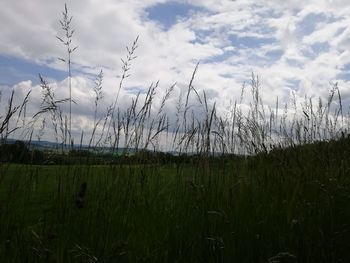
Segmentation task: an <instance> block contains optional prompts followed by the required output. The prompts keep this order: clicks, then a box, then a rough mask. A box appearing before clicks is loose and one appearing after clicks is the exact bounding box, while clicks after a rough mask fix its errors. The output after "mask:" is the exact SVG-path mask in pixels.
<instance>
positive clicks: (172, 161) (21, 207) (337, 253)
mask: <svg viewBox="0 0 350 263" xmlns="http://www.w3.org/2000/svg"><path fill="white" fill-rule="evenodd" d="M71 21H72V18H71V17H70V16H69V15H68V10H67V7H66V6H65V10H64V12H63V20H62V21H61V25H62V28H63V30H65V32H66V40H64V39H62V38H59V39H60V41H61V42H62V43H63V44H65V45H66V46H67V48H68V53H67V56H68V58H67V59H68V60H64V59H62V60H63V61H64V62H66V63H67V66H68V76H67V78H68V85H69V90H70V93H69V94H70V96H69V98H57V94H55V92H54V90H53V89H52V88H51V87H50V84H49V83H48V82H47V81H45V79H44V77H43V76H40V83H41V88H42V91H43V96H42V101H41V105H40V109H38V111H37V112H36V113H35V114H34V115H33V116H30V117H29V118H28V116H27V115H28V113H27V111H26V106H27V104H28V102H29V100H30V93H28V94H27V95H26V96H25V98H24V99H23V101H22V103H20V104H19V105H15V103H14V96H15V94H14V92H12V94H11V97H10V98H9V101H8V103H7V109H6V111H5V112H4V114H3V116H0V136H1V139H2V140H1V144H0V161H1V162H0V259H1V262H23V261H24V262H135V261H141V262H166V261H169V262H231V261H233V262H235V261H237V262H275V263H276V262H349V261H350V254H349V252H348V251H349V248H350V247H349V244H350V233H349V231H350V223H349V222H350V202H349V201H350V200H349V199H350V178H349V167H350V159H349V158H350V157H349V156H350V152H349V151H350V138H349V137H348V129H349V114H347V113H345V112H344V110H343V105H342V99H341V94H340V90H339V88H338V85H337V84H336V83H335V84H333V85H332V87H331V91H330V95H329V97H328V99H327V101H323V100H322V99H321V98H320V99H318V100H315V98H305V99H304V100H303V101H299V100H298V99H296V98H295V96H292V98H291V103H290V104H285V105H282V107H281V105H280V103H279V100H278V98H277V99H276V106H275V108H271V107H269V106H267V105H266V104H265V103H264V102H263V100H262V98H261V96H260V93H261V91H260V89H261V87H260V83H259V78H258V77H257V76H255V75H254V74H252V78H251V82H250V93H251V96H247V92H248V91H247V87H246V86H245V85H244V86H243V87H242V90H241V96H240V100H239V101H236V102H234V103H233V104H232V105H231V107H230V108H229V109H228V110H227V112H226V114H219V112H218V110H217V107H216V104H215V102H213V101H208V99H207V96H206V93H205V91H202V92H201V91H200V90H198V89H196V88H195V87H194V80H195V75H196V72H197V70H198V67H199V65H198V64H197V66H196V67H195V70H194V71H193V74H192V76H191V79H190V81H189V85H188V88H187V90H186V91H185V92H184V95H183V96H180V97H179V100H178V103H177V107H176V108H177V112H176V116H175V120H174V121H173V122H172V121H171V120H173V119H174V118H173V117H174V116H171V115H170V114H169V113H168V112H166V111H165V110H164V107H165V104H166V103H167V101H168V100H169V98H171V95H172V93H173V91H174V88H175V87H176V84H174V85H172V86H171V87H169V88H168V89H167V90H166V91H165V92H164V94H162V93H161V94H162V98H161V100H160V104H155V103H154V101H155V96H156V90H157V88H158V86H159V83H158V82H156V83H153V84H152V85H150V87H149V89H148V91H147V93H146V94H145V95H144V96H143V95H142V94H137V95H135V97H134V98H133V99H132V101H131V103H130V106H129V107H128V108H127V109H121V108H120V107H118V97H119V92H120V90H121V89H122V88H123V85H124V82H125V81H126V80H127V78H128V77H129V71H130V66H131V62H132V61H133V60H134V59H135V58H136V57H135V52H136V50H137V43H138V37H137V38H136V39H135V41H134V42H133V44H132V46H131V47H130V48H128V49H127V52H128V53H127V57H126V58H125V59H124V60H122V61H123V67H122V72H123V74H122V77H121V80H120V83H119V85H118V87H117V91H116V98H115V100H114V101H113V103H112V104H111V105H110V106H108V107H107V109H106V112H105V113H103V114H102V115H101V114H99V113H98V110H99V101H100V100H101V98H102V97H103V90H102V87H103V72H102V71H101V72H100V73H99V74H98V75H97V77H96V82H95V87H94V90H93V91H94V93H95V95H96V97H95V100H94V108H95V111H94V120H93V125H92V126H93V128H92V131H91V133H90V131H85V134H86V133H88V134H89V138H88V140H87V141H88V145H86V146H85V148H82V141H83V139H84V131H82V132H81V139H80V141H81V143H80V147H76V146H74V145H73V144H74V142H73V136H72V134H73V132H72V126H71V114H72V108H71V104H72V101H73V100H72V97H71V88H72V87H71V78H72V71H71V57H70V56H71V53H72V52H73V51H74V50H75V48H73V49H72V48H71V38H72V35H73V30H71V27H70V23H71ZM73 102H74V101H73ZM64 103H69V112H68V115H67V113H66V112H64V111H63V110H62V104H64ZM77 103H78V102H77ZM244 105H246V106H247V107H244ZM194 106H195V107H196V109H199V111H197V110H196V111H195V110H194ZM99 116H102V117H99ZM47 130H51V131H52V135H51V137H52V138H54V140H55V142H56V145H57V147H56V149H55V150H54V151H45V152H43V151H38V150H35V149H34V148H32V147H31V144H30V142H31V141H32V138H33V137H36V138H37V139H38V140H41V138H42V137H43V135H44V133H45V131H47ZM10 137H15V138H19V139H22V140H25V141H26V142H28V143H27V144H25V143H23V142H21V141H18V142H16V143H14V144H6V143H5V142H7V140H8V139H9V138H10ZM67 142H68V145H69V151H67V150H66V149H67V147H66V146H67ZM161 149H169V150H171V151H172V152H173V153H172V154H170V153H164V152H162V151H161ZM120 150H121V151H122V152H123V154H121V155H117V154H116V152H118V151H120ZM130 151H132V154H130ZM48 164H50V165H48Z"/></svg>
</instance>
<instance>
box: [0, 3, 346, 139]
mask: <svg viewBox="0 0 350 263" xmlns="http://www.w3.org/2000/svg"><path fill="white" fill-rule="evenodd" d="M174 3H175V2H169V1H165V0H147V1H141V0H139V1H112V0H105V1H103V3H102V2H101V1H97V0H89V1H83V2H82V1H76V0H71V1H68V8H69V12H70V14H71V15H73V20H72V24H73V27H74V28H75V29H76V31H75V33H74V36H73V45H76V46H78V50H77V51H76V52H75V53H73V55H72V61H73V76H74V79H73V98H75V99H76V100H77V103H78V105H79V106H74V107H73V111H74V114H75V115H76V116H77V118H75V122H74V127H75V128H76V132H77V133H78V130H79V129H80V128H81V127H85V128H86V127H91V121H92V117H93V92H92V79H93V78H94V75H96V74H97V73H98V72H99V70H100V69H101V68H102V69H103V70H104V72H105V78H104V92H105V98H104V100H103V103H101V105H103V106H104V107H103V108H104V109H105V108H106V107H107V106H108V105H110V104H111V103H112V102H113V101H114V98H115V96H116V94H117V90H118V85H119V80H120V74H121V66H122V62H121V61H120V58H125V55H126V49H125V46H127V45H130V44H131V43H132V41H133V40H134V39H135V38H136V36H137V35H139V36H140V40H139V43H138V49H137V50H136V55H137V59H135V60H133V61H132V64H131V69H130V71H129V73H130V74H131V76H130V77H129V78H127V79H126V81H125V83H124V88H123V89H122V90H121V93H120V99H119V102H120V105H119V106H120V107H126V106H127V105H128V104H129V103H130V102H131V100H132V98H135V96H136V95H135V93H136V92H138V91H140V92H141V93H142V95H141V96H145V94H144V93H145V92H146V91H147V88H148V87H149V86H150V85H151V83H152V82H153V83H155V82H156V81H158V80H159V81H160V86H159V89H158V93H157V98H156V101H155V103H156V104H157V103H158V105H159V104H160V103H161V97H162V95H163V94H164V92H165V90H166V89H167V88H168V87H169V86H170V85H172V84H173V83H175V82H176V83H177V85H176V88H175V91H174V94H175V98H174V99H171V100H170V102H171V105H170V103H169V104H167V105H166V108H167V110H168V111H169V112H171V113H172V114H173V113H174V112H175V111H176V101H177V99H178V96H180V94H184V93H185V92H186V89H187V85H188V82H189V80H190V78H191V74H192V71H193V69H194V67H195V65H196V63H197V62H198V61H200V66H199V70H198V72H197V76H196V79H195V82H194V85H195V87H196V89H197V90H198V92H199V93H200V94H203V92H204V91H205V92H206V94H207V96H208V100H209V101H210V103H214V101H217V102H218V107H219V110H220V111H221V112H224V111H225V109H226V108H227V107H229V106H230V103H232V101H235V100H238V99H239V96H240V90H241V85H242V83H243V82H244V81H249V78H250V75H251V72H252V71H254V72H255V73H256V74H258V75H259V76H260V81H261V85H262V91H263V93H262V96H263V98H264V99H265V102H266V104H267V105H269V106H273V105H274V103H275V100H276V97H277V96H279V98H280V99H281V100H284V101H285V102H288V100H289V96H290V94H291V93H292V92H295V94H296V95H297V96H299V97H300V98H303V97H304V96H305V93H307V94H308V95H310V96H322V97H324V98H326V97H327V95H328V89H329V87H330V85H329V82H331V81H333V82H335V81H338V82H339V83H340V85H345V87H347V86H346V85H348V78H349V76H348V75H346V74H345V73H346V71H347V70H346V69H347V68H346V65H348V64H349V63H350V55H349V54H350V53H349V52H348V46H349V42H350V40H349V39H350V37H349V32H350V31H349V29H348V24H349V21H350V15H349V14H350V12H349V11H350V5H349V3H347V1H345V0H333V1H331V0H322V1H316V0H310V1H299V0H295V1H279V0H270V1H263V0H259V1H253V0H246V1H228V0H220V1H214V0H201V1H199V0H198V1H197V0H195V1H178V2H176V3H178V4H179V5H180V6H181V8H182V9H181V10H179V12H180V13H181V16H175V18H174V17H172V20H171V24H168V22H169V21H166V20H165V18H164V16H163V18H162V16H161V15H159V16H157V17H156V16H155V15H154V14H153V19H152V14H150V11H149V10H150V9H152V10H157V8H160V7H161V9H162V10H165V11H168V12H169V13H171V10H170V9H169V10H168V9H167V8H170V7H171V6H174ZM63 8H64V1H54V2H47V1H39V0H33V1H30V3H29V2H28V1H25V0H20V1H7V2H6V4H4V5H3V6H2V8H1V9H0V25H1V30H0V38H1V39H3V40H5V41H1V42H0V55H4V56H12V57H16V58H18V59H22V60H25V61H26V62H27V63H34V64H35V63H36V64H40V65H42V66H46V67H50V68H54V69H59V70H63V71H65V70H66V66H65V65H64V64H62V63H61V62H60V61H58V60H57V57H65V47H64V46H62V45H60V44H59V42H58V41H57V39H56V38H55V36H56V35H60V36H62V34H63V32H62V30H61V29H60V25H59V22H58V20H59V19H60V12H61V11H62V10H63ZM186 8H188V10H186ZM189 10H191V11H190V12H189ZM187 11H188V12H187ZM155 12H156V11H155ZM5 70H7V71H8V72H9V70H10V69H9V68H7V69H4V72H5ZM12 72H13V71H12ZM18 74H19V75H20V74H23V76H26V75H25V74H26V72H23V71H22V72H19V73H18ZM9 75H11V74H10V73H9ZM43 75H44V76H45V72H43ZM0 76H1V75H0ZM52 76H54V75H50V77H51V78H52ZM29 77H30V76H28V78H29ZM21 80H23V78H22V79H21ZM32 81H33V80H32ZM66 81H67V80H65V77H61V78H57V79H51V80H50V84H51V85H52V86H53V87H54V88H55V92H56V94H57V96H60V97H61V98H64V97H67V95H68V94H67V88H66V86H67V85H66V83H65V82H66ZM0 83H2V82H1V81H0ZM4 84H6V83H4ZM345 87H342V88H343V89H344V90H346V88H345ZM10 89H15V90H16V92H19V93H21V94H24V93H25V92H24V90H29V89H33V91H32V93H33V102H32V104H33V109H34V108H35V107H38V106H40V105H39V104H40V100H39V98H40V96H41V95H40V87H39V86H38V85H36V83H35V82H34V81H33V82H20V83H18V84H17V85H14V86H13V87H11V88H9V87H8V86H6V87H5V86H3V87H1V90H3V93H4V94H5V93H7V94H8V91H9V90H10ZM34 94H36V95H34ZM344 94H345V95H344V96H348V95H347V93H346V92H344ZM346 100H347V99H346V98H345V99H344V101H346ZM191 102H193V103H196V99H195V97H193V98H191ZM281 105H282V104H281ZM34 106H35V107H34ZM66 107H67V105H62V110H63V111H64V112H66V111H67V108H66Z"/></svg>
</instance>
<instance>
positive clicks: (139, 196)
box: [0, 139, 350, 262]
mask: <svg viewBox="0 0 350 263" xmlns="http://www.w3.org/2000/svg"><path fill="white" fill-rule="evenodd" d="M0 172H1V173H0V180H1V181H0V183H1V184H0V242H1V243H0V257H1V262H96V261H99V262H137V261H140V262H166V261H169V262H268V261H269V259H271V258H272V257H273V256H276V255H277V254H279V253H281V252H288V253H289V254H291V255H294V256H295V257H296V258H297V260H298V262H349V260H350V255H349V254H350V253H349V248H350V247H349V245H350V232H349V230H350V229H349V227H350V177H349V173H350V140H349V139H343V140H341V141H339V142H331V143H319V144H313V145H304V146H301V147H294V148H290V149H287V150H275V151H273V152H272V153H270V154H268V155H267V154H259V155H257V156H255V157H250V158H241V159H240V158H236V159H233V158H218V159H216V160H210V161H209V160H208V159H197V160H193V162H192V164H183V165H181V164H180V165H175V164H174V165H164V166H159V165H119V166H25V165H14V164H2V165H1V167H0ZM82 182H86V183H87V192H86V197H85V200H84V207H83V208H81V209H79V208H77V207H76V204H75V200H76V198H77V195H78V193H79V188H80V185H81V183H82ZM280 255H285V254H280ZM284 260H285V261H283V260H282V261H276V262H295V261H293V260H291V261H287V259H284Z"/></svg>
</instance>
